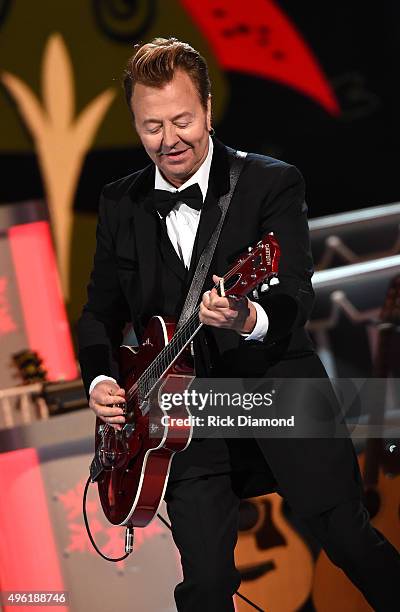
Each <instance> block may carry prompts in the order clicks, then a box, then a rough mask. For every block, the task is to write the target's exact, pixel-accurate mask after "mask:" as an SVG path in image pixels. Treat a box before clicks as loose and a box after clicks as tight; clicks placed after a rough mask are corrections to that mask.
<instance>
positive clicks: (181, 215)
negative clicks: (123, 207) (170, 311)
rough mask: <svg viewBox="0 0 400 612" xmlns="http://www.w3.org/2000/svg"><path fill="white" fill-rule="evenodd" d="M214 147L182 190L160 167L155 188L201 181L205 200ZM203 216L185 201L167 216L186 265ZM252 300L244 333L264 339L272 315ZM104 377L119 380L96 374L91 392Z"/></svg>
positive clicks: (173, 189)
mask: <svg viewBox="0 0 400 612" xmlns="http://www.w3.org/2000/svg"><path fill="white" fill-rule="evenodd" d="M213 149H214V144H213V141H212V139H211V138H209V142H208V153H207V157H206V158H205V160H204V162H203V163H202V164H201V166H200V168H199V169H198V170H197V172H195V174H193V176H191V177H190V179H188V180H187V181H186V183H184V184H183V185H181V186H180V187H179V188H178V189H177V188H176V187H174V185H171V183H169V182H168V181H166V180H165V178H164V177H163V175H162V174H161V172H160V170H159V169H158V168H157V166H156V175H155V182H154V189H164V190H166V191H171V192H173V193H175V192H179V191H182V190H183V189H186V187H190V186H191V185H194V184H195V183H198V185H199V187H200V190H201V193H202V195H203V202H204V200H205V199H206V195H207V190H208V181H209V176H210V168H211V160H212V155H213ZM200 215H201V210H195V209H193V208H190V206H187V204H185V203H184V202H178V203H177V204H176V205H175V206H174V208H173V209H172V210H171V212H170V213H169V214H168V215H167V216H166V218H165V222H166V226H167V232H168V237H169V239H170V240H171V242H172V244H173V246H174V249H175V251H176V252H177V254H178V256H179V257H180V258H181V259H182V261H183V262H184V264H185V266H186V268H189V267H190V260H191V257H192V252H193V246H194V241H195V237H196V233H197V228H198V225H199V221H200ZM252 303H253V305H254V307H255V309H256V313H257V319H256V324H255V326H254V329H253V331H252V332H251V333H249V334H241V335H242V336H244V337H245V339H246V340H258V341H262V340H263V339H264V336H265V334H266V333H267V331H268V324H269V321H268V315H267V313H266V312H265V310H264V308H263V307H262V306H261V305H260V304H258V303H257V302H252ZM102 380H112V381H114V382H116V381H115V379H114V378H112V377H111V376H104V375H103V374H100V376H96V378H94V379H93V380H92V383H91V385H90V387H89V394H90V393H91V392H92V390H93V389H94V387H95V386H96V385H97V383H98V382H101V381H102Z"/></svg>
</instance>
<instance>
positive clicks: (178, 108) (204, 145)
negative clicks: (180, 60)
mask: <svg viewBox="0 0 400 612" xmlns="http://www.w3.org/2000/svg"><path fill="white" fill-rule="evenodd" d="M207 106H208V108H207V111H205V110H204V108H203V106H202V104H201V102H200V98H199V94H198V92H197V90H196V87H195V85H194V84H193V82H192V80H191V78H190V77H189V76H188V74H187V73H186V72H185V71H183V70H177V71H176V72H175V75H174V78H173V79H172V81H170V82H169V83H166V84H165V85H163V86H162V87H150V86H148V85H142V84H141V83H137V84H136V85H135V86H134V89H133V94H132V99H131V107H132V111H133V114H134V117H135V127H136V131H137V133H138V135H139V138H140V140H141V141H142V144H143V146H144V148H145V149H146V152H147V154H148V155H149V157H150V158H151V159H152V160H153V162H154V163H155V164H156V166H157V167H158V168H159V170H160V171H161V172H162V174H163V175H164V177H165V178H166V179H167V180H168V181H169V182H170V183H172V184H173V185H175V186H176V187H179V186H180V185H182V184H183V183H184V182H185V181H187V180H188V179H189V178H190V177H191V176H192V175H193V174H194V173H195V172H196V171H197V170H198V168H199V167H200V166H201V164H202V163H203V161H204V160H205V158H206V157H207V152H208V134H209V130H210V129H211V101H210V100H208V105H207Z"/></svg>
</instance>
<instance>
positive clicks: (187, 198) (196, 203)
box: [154, 183, 203, 218]
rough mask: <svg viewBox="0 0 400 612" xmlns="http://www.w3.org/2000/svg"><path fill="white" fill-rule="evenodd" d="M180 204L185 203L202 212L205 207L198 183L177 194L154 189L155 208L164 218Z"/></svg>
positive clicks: (176, 192)
mask: <svg viewBox="0 0 400 612" xmlns="http://www.w3.org/2000/svg"><path fill="white" fill-rule="evenodd" d="M178 202H184V203H185V204H187V206H190V208H194V209H195V210H200V209H201V207H202V206H203V195H202V193H201V189H200V187H199V185H198V183H195V184H194V185H191V186H190V187H186V189H183V190H182V191H175V192H172V191H166V190H165V189H154V207H155V209H156V210H157V211H158V212H159V213H160V215H161V216H162V217H163V218H164V217H166V216H167V215H168V214H169V213H170V212H171V210H172V209H173V208H174V206H176V204H177V203H178Z"/></svg>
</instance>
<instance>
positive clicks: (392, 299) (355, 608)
mask: <svg viewBox="0 0 400 612" xmlns="http://www.w3.org/2000/svg"><path fill="white" fill-rule="evenodd" d="M399 331H400V275H399V276H396V277H395V278H394V279H393V281H392V282H391V284H390V286H389V289H388V292H387V295H386V299H385V303H384V305H383V308H382V312H381V314H380V321H379V325H378V333H379V337H378V346H377V352H376V358H375V360H374V364H375V365H374V376H375V378H381V379H384V378H387V377H388V375H389V373H392V375H394V376H396V375H397V379H398V377H399V374H400V366H399V354H400V334H399ZM397 399H399V398H397ZM384 401H385V400H384V396H383V394H381V397H380V398H379V397H377V398H376V403H375V404H374V405H373V406H372V410H371V412H370V418H369V422H370V424H371V425H374V426H378V428H379V427H380V428H381V429H382V431H383V419H384V407H383V405H384ZM398 408H400V406H398ZM385 455H386V454H385V452H384V441H383V436H382V437H380V438H369V439H368V440H367V443H366V449H365V452H364V453H363V454H362V455H360V457H359V464H360V470H361V473H362V475H363V482H364V491H365V505H366V507H367V509H368V511H369V514H370V517H371V523H372V525H373V526H374V527H376V529H379V531H381V532H382V533H383V534H384V535H385V537H386V538H388V539H389V540H390V542H391V543H392V544H393V546H395V547H396V548H397V550H400V477H399V476H398V474H399V471H400V469H399V468H400V461H399V458H398V457H399V455H398V452H397V453H396V452H394V453H393V455H391V456H389V457H387V456H385ZM396 475H397V477H395V476H396ZM399 579H400V576H399ZM338 598H340V602H339V601H338ZM313 601H314V605H315V607H316V609H317V611H318V612H337V611H338V610H339V609H340V612H373V611H372V608H371V606H370V605H369V604H368V603H367V601H366V600H365V598H364V597H363V595H362V594H361V593H360V591H359V590H358V589H357V588H356V587H355V586H354V585H353V584H352V582H351V581H350V580H349V579H348V578H347V576H346V575H345V574H344V573H343V572H342V570H341V569H339V568H338V567H337V566H336V565H334V564H333V563H332V562H331V561H330V560H329V559H328V557H327V555H326V554H325V552H323V551H322V552H321V553H320V556H319V558H318V561H317V564H316V568H315V577H314V587H313ZM399 609H400V602H399Z"/></svg>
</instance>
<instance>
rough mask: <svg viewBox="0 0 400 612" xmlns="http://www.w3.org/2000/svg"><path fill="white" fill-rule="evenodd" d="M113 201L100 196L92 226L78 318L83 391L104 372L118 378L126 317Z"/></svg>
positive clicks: (128, 317)
mask: <svg viewBox="0 0 400 612" xmlns="http://www.w3.org/2000/svg"><path fill="white" fill-rule="evenodd" d="M111 204H113V202H112V201H111V200H107V198H106V197H105V196H104V190H103V192H102V194H101V196H100V205H99V216H98V222H97V230H96V251H95V256H94V263H93V269H92V272H91V275H90V281H89V285H88V288H87V293H88V301H87V303H86V304H85V306H84V307H83V310H82V315H81V317H80V319H79V321H78V326H77V331H78V345H79V362H80V366H81V375H82V380H83V383H84V386H85V390H86V394H87V396H89V386H90V383H91V381H92V380H93V379H94V378H95V377H96V376H98V375H100V374H104V375H106V376H112V377H114V378H118V365H117V358H116V351H117V349H118V347H119V346H120V344H121V342H122V338H123V329H124V327H125V324H126V322H127V321H129V320H130V318H131V317H130V312H129V306H128V303H127V301H126V299H125V297H124V295H123V293H122V290H121V287H120V283H119V279H118V272H117V265H116V256H115V248H114V240H113V237H112V232H111V230H110V223H109V219H108V215H107V213H108V206H110V205H111Z"/></svg>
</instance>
